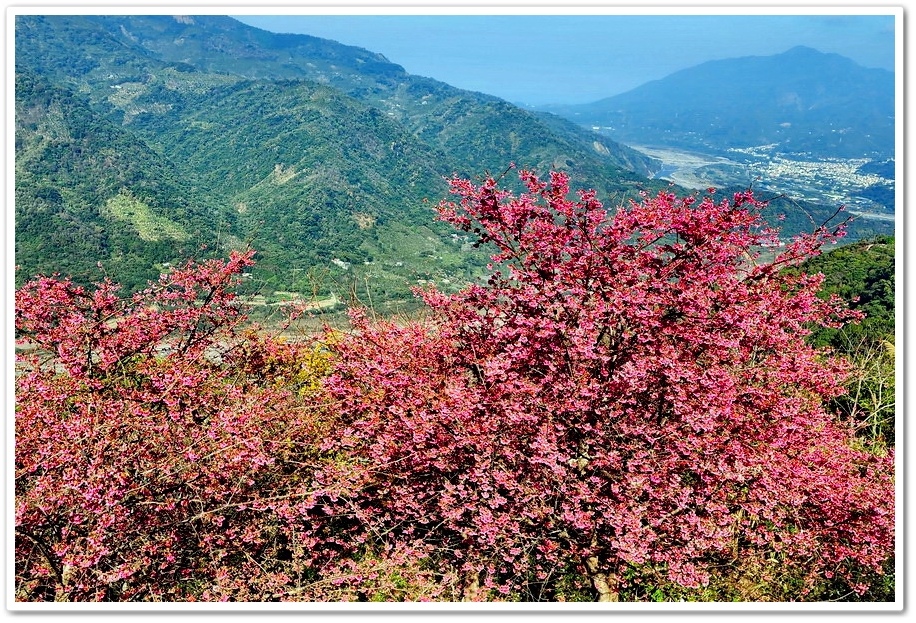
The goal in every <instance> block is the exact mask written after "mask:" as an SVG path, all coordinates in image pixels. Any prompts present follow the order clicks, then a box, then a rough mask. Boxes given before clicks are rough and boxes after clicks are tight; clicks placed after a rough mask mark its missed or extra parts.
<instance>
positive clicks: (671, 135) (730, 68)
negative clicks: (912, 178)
mask: <svg viewBox="0 0 916 623" xmlns="http://www.w3.org/2000/svg"><path fill="white" fill-rule="evenodd" d="M894 101H895V100H894V74H893V72H890V71H887V70H883V69H869V68H865V67H861V66H860V65H857V64H856V63H855V62H853V61H851V60H850V59H848V58H845V57H842V56H840V55H838V54H825V53H821V52H818V51H817V50H813V49H811V48H807V47H804V46H799V47H795V48H792V49H790V50H788V51H786V52H784V53H782V54H777V55H773V56H747V57H743V58H733V59H726V60H716V61H709V62H706V63H703V64H701V65H697V66H696V67H691V68H688V69H684V70H681V71H678V72H676V73H673V74H671V75H669V76H667V77H665V78H662V79H660V80H654V81H652V82H648V83H646V84H644V85H642V86H640V87H637V88H635V89H632V90H631V91H627V92H626V93H622V94H620V95H615V96H613V97H608V98H606V99H602V100H599V101H597V102H593V103H591V104H584V105H578V106H562V107H561V106H555V107H550V108H549V110H551V111H553V112H555V113H557V114H560V115H563V116H565V117H567V118H569V119H573V120H575V121H576V122H578V123H581V124H585V125H594V126H603V127H605V128H607V132H608V135H609V136H611V137H612V138H613V139H614V140H619V141H624V142H631V141H632V142H636V143H638V144H643V145H647V144H661V145H671V146H680V147H685V148H694V149H703V150H712V151H720V150H723V149H725V148H729V147H737V148H747V147H752V146H759V145H769V144H774V143H775V144H777V145H778V150H779V151H782V152H796V153H798V152H808V153H810V154H811V155H812V156H814V157H838V158H863V157H865V158H872V159H883V158H889V157H893V156H894Z"/></svg>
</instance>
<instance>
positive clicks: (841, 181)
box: [630, 144, 894, 221]
mask: <svg viewBox="0 0 916 623" xmlns="http://www.w3.org/2000/svg"><path fill="white" fill-rule="evenodd" d="M630 146H631V147H633V148H634V149H636V150H637V151H639V152H641V153H643V154H646V155H647V156H650V157H652V158H655V159H657V160H659V161H660V162H661V163H662V167H661V169H659V170H658V171H656V172H655V173H654V174H653V179H662V180H668V181H670V182H673V183H675V184H677V185H678V186H681V187H683V188H690V189H705V188H708V187H732V186H743V187H748V186H750V187H752V188H754V189H756V190H759V191H763V193H764V194H785V195H787V196H788V197H790V198H792V199H794V200H798V201H811V202H817V203H823V204H825V205H845V206H846V208H847V209H848V211H849V212H850V213H852V214H854V215H857V216H859V217H861V218H867V219H874V220H882V221H894V206H893V205H885V204H882V203H879V202H877V201H875V200H873V199H871V198H869V197H867V196H863V192H865V191H867V190H868V189H869V188H873V187H875V186H889V187H890V188H891V189H892V188H893V180H888V179H887V178H885V177H882V176H881V175H877V174H874V173H867V172H862V171H861V169H862V167H863V165H866V164H867V163H869V162H870V161H869V160H868V159H864V158H818V159H815V158H814V157H813V156H811V155H810V154H804V153H802V154H783V153H779V152H777V151H776V150H775V149H774V147H775V146H772V145H764V146H760V147H752V148H747V149H741V148H730V149H729V150H728V153H729V154H730V155H731V157H726V156H722V155H713V154H707V153H702V152H698V151H688V150H685V149H680V148H674V147H660V146H646V145H636V144H631V145H630Z"/></svg>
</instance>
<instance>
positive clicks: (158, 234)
mask: <svg viewBox="0 0 916 623" xmlns="http://www.w3.org/2000/svg"><path fill="white" fill-rule="evenodd" d="M102 215H103V216H106V217H108V218H113V219H115V220H117V221H121V222H123V223H128V224H129V225H130V226H131V227H133V229H134V230H135V231H136V232H137V235H138V236H140V238H141V239H142V240H146V241H148V242H156V241H158V240H162V239H163V238H170V239H172V240H178V241H184V240H187V239H188V233H187V232H186V231H185V230H184V229H183V228H182V227H181V226H180V225H179V224H178V223H176V222H175V221H172V220H170V219H168V218H166V217H164V216H161V215H159V214H155V213H153V211H152V209H151V208H150V207H149V206H148V205H147V204H146V203H144V202H143V201H141V200H140V199H137V198H136V197H134V196H133V195H132V194H131V193H130V192H128V191H121V192H120V193H118V194H117V195H115V196H114V197H112V198H111V199H109V200H108V201H107V202H106V203H105V208H104V209H103V211H102Z"/></svg>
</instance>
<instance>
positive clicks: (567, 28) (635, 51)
mask: <svg viewBox="0 0 916 623" xmlns="http://www.w3.org/2000/svg"><path fill="white" fill-rule="evenodd" d="M663 10H664V9H655V11H663ZM769 10H770V11H774V10H775V9H769ZM416 13H417V14H411V15H356V14H351V15H283V16H277V15H233V17H235V18H236V19H239V20H241V21H243V22H245V23H248V24H251V25H253V26H257V27H259V28H264V29H266V30H271V31H274V32H293V33H303V34H310V35H314V36H318V37H324V38H328V39H333V40H335V41H339V42H341V43H346V44H349V45H356V46H359V47H362V48H366V49H369V50H372V51H373V52H380V53H382V54H384V55H385V56H386V57H387V58H388V59H389V60H391V61H393V62H395V63H398V64H400V65H402V66H403V67H404V68H405V69H406V70H407V71H409V72H410V73H413V74H418V75H422V76H429V77H432V78H436V79H438V80H442V81H443V82H447V83H449V84H451V85H454V86H457V87H461V88H465V89H471V90H474V91H482V92H484V93H490V94H492V95H497V96H499V97H502V98H504V99H507V100H509V101H511V102H515V103H521V104H552V103H585V102H591V101H595V100H598V99H601V98H603V97H609V96H611V95H616V94H618V93H622V92H624V91H628V90H630V89H632V88H635V87H637V86H639V85H640V84H643V83H645V82H648V81H650V80H656V79H659V78H663V77H665V76H667V75H669V74H671V73H673V72H675V71H678V70H680V69H684V68H687V67H691V66H694V65H698V64H700V63H702V62H705V61H708V60H714V59H722V58H734V57H740V56H757V55H770V54H778V53H780V52H784V51H786V50H788V49H789V48H792V47H794V46H796V45H806V46H809V47H812V48H815V49H817V50H820V51H822V52H835V53H838V54H842V55H843V56H847V57H849V58H851V59H853V60H854V61H856V62H858V63H859V64H860V65H863V66H866V67H878V68H882V69H890V70H892V69H893V68H894V17H893V15H838V14H820V15H775V14H765V15H723V14H718V15H717V14H707V15H670V14H669V15H569V14H567V15H526V14H521V15H445V14H442V13H441V12H440V13H438V14H428V13H429V11H427V14H425V15H424V14H422V13H423V10H422V9H417V12H416Z"/></svg>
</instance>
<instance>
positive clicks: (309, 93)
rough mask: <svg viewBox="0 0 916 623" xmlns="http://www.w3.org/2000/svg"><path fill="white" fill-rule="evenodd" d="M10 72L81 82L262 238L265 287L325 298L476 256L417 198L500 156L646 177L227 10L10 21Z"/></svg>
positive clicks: (545, 127)
mask: <svg viewBox="0 0 916 623" xmlns="http://www.w3.org/2000/svg"><path fill="white" fill-rule="evenodd" d="M16 66H17V72H33V73H40V74H41V75H43V76H46V77H47V78H48V79H49V80H51V81H54V82H55V83H57V84H60V85H64V86H65V87H66V88H69V89H71V90H72V91H74V92H79V93H81V94H83V95H84V96H85V98H86V99H87V101H88V105H89V106H90V107H91V110H92V111H93V114H95V115H98V116H100V118H104V119H106V120H107V121H108V123H110V124H111V125H112V127H117V128H119V130H120V131H121V132H122V133H124V136H129V137H132V139H133V140H136V141H137V142H138V143H140V144H145V145H147V146H149V148H150V149H151V150H152V152H154V153H155V154H156V155H158V157H159V158H160V160H161V161H163V162H168V163H173V164H174V167H175V168H176V169H177V170H178V171H180V174H179V177H183V179H187V180H189V184H190V186H189V192H188V193H187V195H186V197H187V198H192V197H197V196H206V197H207V201H208V202H209V204H210V205H215V206H218V207H219V209H220V210H224V211H225V212H226V213H227V214H228V215H230V216H231V218H232V221H233V222H234V223H235V224H236V225H237V227H236V228H234V229H232V230H231V232H229V231H228V230H227V229H224V230H222V231H221V233H222V234H226V233H231V234H232V235H231V236H229V237H228V238H227V237H226V236H225V235H223V237H222V239H221V241H222V242H223V243H225V242H226V240H233V241H236V242H239V241H241V240H251V241H252V242H253V244H254V246H255V247H257V248H259V249H261V250H262V254H261V260H260V262H259V268H258V271H259V273H260V274H259V276H260V277H261V279H263V280H264V282H265V284H266V285H267V286H268V289H271V288H276V289H295V290H298V291H304V290H314V289H315V285H314V279H315V278H314V274H315V273H316V271H317V272H322V271H323V272H324V273H325V278H323V279H324V280H325V283H324V284H323V285H321V287H320V288H319V289H320V290H322V291H323V292H324V293H325V294H327V292H328V290H337V291H339V290H340V288H341V285H340V282H339V280H344V281H348V282H349V283H350V284H351V285H352V283H353V282H358V281H366V283H367V284H368V282H369V281H373V283H374V284H375V286H374V287H376V291H377V292H379V293H381V294H382V295H384V296H388V295H392V296H393V295H394V294H395V292H396V291H400V292H401V293H405V292H406V291H407V287H408V286H409V285H411V284H416V283H418V282H419V281H421V280H425V279H428V278H433V277H435V278H438V279H439V280H440V281H446V280H451V278H458V279H459V280H460V279H468V278H471V277H472V276H473V274H474V273H475V272H478V271H479V268H480V266H482V265H483V264H484V263H485V261H484V259H483V252H482V251H473V250H471V249H469V248H468V247H469V245H465V244H464V243H463V242H462V241H459V240H456V239H454V238H453V237H452V236H451V233H452V232H451V231H446V228H445V227H444V226H441V225H439V224H436V223H434V221H433V213H432V210H431V209H430V207H429V205H428V203H425V202H426V201H429V202H432V203H435V202H437V201H438V200H439V199H441V198H443V197H445V195H446V194H447V187H446V185H445V181H444V178H445V177H447V176H449V175H451V174H452V173H459V174H461V175H464V176H477V175H480V174H482V173H484V172H485V171H486V170H490V171H494V172H496V171H501V170H502V169H504V168H505V167H506V166H507V165H508V163H509V162H512V161H514V162H516V163H517V164H518V165H519V166H528V167H536V168H538V169H539V170H542V171H546V170H547V169H549V168H562V169H565V170H567V171H569V172H570V174H571V175H572V177H573V179H574V180H575V182H576V183H577V185H579V186H590V187H595V188H598V189H599V190H601V191H603V192H609V193H610V192H613V193H616V194H623V193H628V192H629V193H633V192H635V191H636V190H637V188H638V187H639V186H641V185H643V184H644V182H645V180H644V178H643V177H642V176H640V175H638V174H637V173H635V172H634V170H641V171H644V172H645V171H648V170H650V169H651V167H652V166H653V161H652V160H651V159H649V158H646V157H644V156H642V155H640V154H638V153H637V152H634V151H633V150H629V149H626V148H622V147H619V146H616V145H615V144H614V143H613V142H611V141H608V140H607V139H603V138H601V137H598V136H597V135H594V134H592V133H590V132H584V131H583V130H582V129H580V128H578V127H577V126H575V125H574V124H572V123H570V122H567V121H564V120H562V119H559V118H552V119H545V117H544V116H543V115H536V114H533V113H530V112H527V111H523V110H521V109H518V108H516V107H514V106H512V105H510V104H508V103H506V102H503V101H502V100H499V99H497V98H494V97H491V96H486V95H482V94H476V93H469V92H466V91H461V90H459V89H455V88H453V87H450V86H449V85H446V84H444V83H441V82H437V81H434V80H430V79H427V78H419V77H414V76H410V75H408V74H406V73H405V72H404V70H403V68H401V67H400V66H398V65H395V64H393V63H390V62H388V61H387V60H386V59H384V57H382V56H381V55H378V54H374V53H371V52H368V51H366V50H362V49H360V48H354V47H351V46H344V45H341V44H338V43H336V42H332V41H327V40H323V39H318V38H315V37H308V36H299V35H295V36H293V35H289V36H286V35H273V34H271V33H267V32H265V31H261V30H258V29H255V28H251V27H248V26H245V25H243V24H241V23H240V22H236V21H235V20H232V19H229V18H223V17H207V16H205V17H171V16H91V15H90V16H19V17H17V22H16ZM23 166H25V161H23ZM23 179H24V180H25V179H26V178H25V177H24V178H23ZM35 183H36V184H37V181H36V182H35ZM192 191H193V192H192ZM96 203H98V202H97V201H96ZM28 206H29V204H27V203H24V204H23V213H22V214H21V218H20V219H18V220H19V221H21V222H23V223H25V222H27V220H28V218H29V216H28V214H26V212H27V210H26V208H27V207H28ZM17 216H20V215H17ZM17 222H18V221H17ZM17 229H20V228H19V226H18V225H17ZM21 231H22V233H23V242H24V244H25V243H26V242H28V239H29V238H30V237H31V233H30V230H28V229H22V230H21ZM211 231H220V230H219V228H213V229H211ZM87 252H88V250H87ZM93 261H94V260H93ZM475 267H476V268H475ZM327 275H330V277H327ZM328 279H330V280H331V281H332V282H333V281H334V280H335V279H336V280H338V282H337V283H332V284H331V285H327V280H328ZM367 287H368V286H367Z"/></svg>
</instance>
